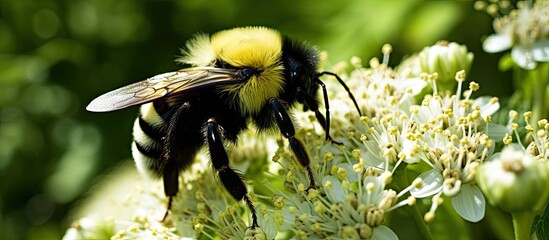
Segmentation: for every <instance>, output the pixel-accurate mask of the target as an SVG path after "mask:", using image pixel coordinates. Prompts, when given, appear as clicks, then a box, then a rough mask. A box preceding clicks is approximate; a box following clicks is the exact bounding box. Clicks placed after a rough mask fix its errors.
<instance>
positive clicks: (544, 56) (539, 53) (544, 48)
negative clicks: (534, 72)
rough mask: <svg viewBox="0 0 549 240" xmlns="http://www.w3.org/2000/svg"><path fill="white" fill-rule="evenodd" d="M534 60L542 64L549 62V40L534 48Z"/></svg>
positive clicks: (535, 45)
mask: <svg viewBox="0 0 549 240" xmlns="http://www.w3.org/2000/svg"><path fill="white" fill-rule="evenodd" d="M532 56H533V57H534V60H536V61H540V62H549V40H544V41H539V42H537V43H535V44H534V47H533V48H532Z"/></svg>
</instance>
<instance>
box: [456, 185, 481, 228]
mask: <svg viewBox="0 0 549 240" xmlns="http://www.w3.org/2000/svg"><path fill="white" fill-rule="evenodd" d="M452 206H453V207H454V209H455V210H456V212H457V213H458V214H459V215H460V216H461V217H462V218H463V219H465V220H467V221H469V222H478V221H480V220H482V219H483V218H484V212H485V209H486V201H485V199H484V195H482V192H481V191H480V189H478V187H477V186H476V185H472V184H463V185H462V186H461V192H460V193H459V194H458V195H457V196H455V197H453V198H452Z"/></svg>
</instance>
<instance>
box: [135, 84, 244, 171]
mask: <svg viewBox="0 0 549 240" xmlns="http://www.w3.org/2000/svg"><path fill="white" fill-rule="evenodd" d="M168 101H171V102H172V103H173V102H175V103H176V104H173V105H172V106H169V107H168V105H167V102H168ZM210 118H214V119H215V120H216V122H217V123H219V126H220V127H221V129H220V130H221V131H220V132H221V134H222V137H223V139H225V140H228V141H230V142H236V140H237V138H238V134H239V133H240V132H241V131H242V130H243V129H245V128H246V117H245V116H241V115H240V114H239V112H238V111H236V110H235V109H233V108H231V107H230V106H229V105H228V101H226V100H225V99H223V98H220V96H219V95H217V94H214V93H213V92H199V93H195V94H192V95H186V96H175V97H172V98H171V99H166V100H162V101H157V102H155V103H154V104H152V103H149V104H145V105H143V106H142V107H141V110H140V116H139V118H138V119H137V120H136V122H135V124H134V138H135V139H134V144H133V146H132V150H133V151H132V153H133V156H134V159H135V161H136V165H137V168H138V170H139V171H140V172H141V173H143V174H146V175H152V176H154V177H161V176H162V175H163V174H164V172H165V168H166V167H170V168H171V167H175V168H177V171H178V172H180V171H182V170H184V169H186V168H187V167H188V166H190V165H191V164H192V162H193V160H194V158H195V156H196V153H197V152H198V151H199V150H200V149H201V148H202V147H203V146H204V144H205V130H204V129H205V123H206V122H207V121H208V119H210Z"/></svg>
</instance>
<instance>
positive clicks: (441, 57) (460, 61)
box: [419, 41, 473, 91]
mask: <svg viewBox="0 0 549 240" xmlns="http://www.w3.org/2000/svg"><path fill="white" fill-rule="evenodd" d="M472 62H473V53H471V52H467V47H466V46H465V45H459V44H457V43H455V42H452V43H448V42H446V41H439V42H437V44H435V45H434V46H431V47H425V48H423V50H421V52H419V66H420V69H421V71H422V72H424V73H428V74H432V73H438V77H437V80H436V83H437V87H438V90H439V91H444V90H450V91H453V88H454V86H455V85H456V83H457V82H456V80H455V77H456V73H457V72H459V71H461V70H464V71H465V74H466V75H467V74H468V73H469V68H470V67H471V63H472Z"/></svg>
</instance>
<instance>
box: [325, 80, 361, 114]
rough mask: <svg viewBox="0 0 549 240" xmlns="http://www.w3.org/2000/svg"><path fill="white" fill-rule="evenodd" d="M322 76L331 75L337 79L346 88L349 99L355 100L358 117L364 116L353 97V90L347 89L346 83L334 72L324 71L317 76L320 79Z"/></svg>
mask: <svg viewBox="0 0 549 240" xmlns="http://www.w3.org/2000/svg"><path fill="white" fill-rule="evenodd" d="M322 75H330V76H333V77H335V78H336V79H337V81H338V82H339V84H341V85H342V86H343V88H345V90H346V91H347V93H349V97H350V98H351V100H353V103H354V104H355V107H356V110H357V111H358V115H360V116H362V112H360V108H359V107H358V104H357V103H356V100H355V97H354V96H353V93H351V90H350V89H349V87H347V84H345V82H343V80H341V78H340V77H339V76H338V75H337V74H335V73H333V72H327V71H324V72H320V73H318V74H317V75H316V76H317V77H320V76H322Z"/></svg>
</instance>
